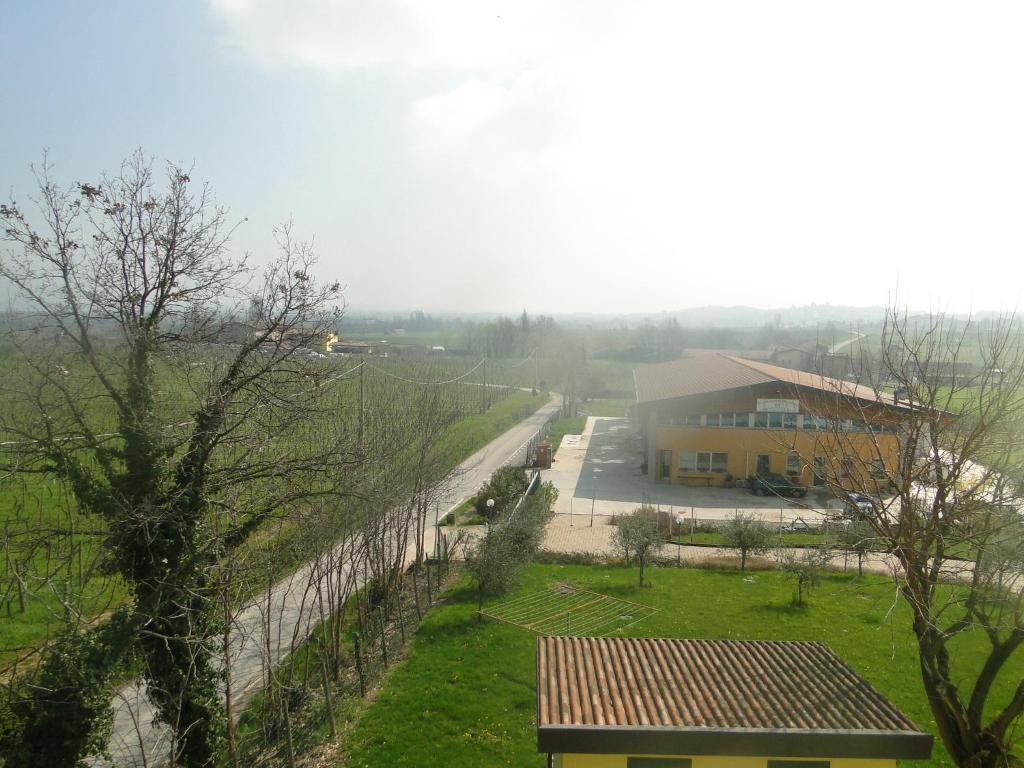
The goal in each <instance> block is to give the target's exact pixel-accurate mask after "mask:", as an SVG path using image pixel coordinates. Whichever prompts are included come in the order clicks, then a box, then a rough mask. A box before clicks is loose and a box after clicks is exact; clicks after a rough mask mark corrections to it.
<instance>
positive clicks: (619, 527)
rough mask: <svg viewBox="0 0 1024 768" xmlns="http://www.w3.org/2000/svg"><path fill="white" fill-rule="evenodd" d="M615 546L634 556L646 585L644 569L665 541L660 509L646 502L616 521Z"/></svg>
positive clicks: (641, 583)
mask: <svg viewBox="0 0 1024 768" xmlns="http://www.w3.org/2000/svg"><path fill="white" fill-rule="evenodd" d="M612 542H613V544H614V545H615V547H616V548H617V549H619V550H622V551H623V552H625V553H626V555H627V558H628V557H629V556H632V557H633V559H634V560H635V561H636V564H637V566H638V567H639V568H640V586H641V587H642V586H643V585H644V569H645V568H646V566H647V564H648V563H649V562H650V559H651V557H652V556H653V555H655V554H656V553H657V552H658V550H659V549H660V548H661V545H662V544H663V543H664V542H665V536H664V534H663V533H662V531H661V526H660V524H659V520H658V511H657V510H656V509H655V508H654V507H652V506H650V505H649V504H644V505H642V506H640V507H637V508H636V509H635V510H633V511H632V512H631V513H630V514H628V515H624V516H622V517H620V518H619V519H618V520H616V522H615V532H614V533H613V534H612Z"/></svg>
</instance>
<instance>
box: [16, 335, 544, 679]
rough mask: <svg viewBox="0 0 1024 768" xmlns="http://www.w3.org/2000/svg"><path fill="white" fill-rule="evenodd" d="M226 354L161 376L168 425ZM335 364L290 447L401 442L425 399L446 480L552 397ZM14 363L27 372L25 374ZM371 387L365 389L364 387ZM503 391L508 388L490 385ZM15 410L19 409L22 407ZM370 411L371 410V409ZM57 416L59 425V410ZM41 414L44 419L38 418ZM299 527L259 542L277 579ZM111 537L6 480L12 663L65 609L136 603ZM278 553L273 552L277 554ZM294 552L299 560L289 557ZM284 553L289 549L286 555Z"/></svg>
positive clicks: (81, 377)
mask: <svg viewBox="0 0 1024 768" xmlns="http://www.w3.org/2000/svg"><path fill="white" fill-rule="evenodd" d="M223 354H224V353H223V351H218V350H216V349H211V350H208V351H207V352H206V353H204V354H202V355H198V356H196V359H193V360H192V364H190V365H188V366H185V367H178V368H174V369H171V368H165V369H161V370H159V371H157V376H158V377H159V378H158V381H160V386H159V389H160V393H161V402H160V403H159V404H158V409H159V411H158V412H159V414H160V418H161V419H162V421H163V423H166V424H175V425H179V426H180V425H182V424H187V423H188V422H189V419H190V413H191V411H192V410H193V409H194V407H195V405H196V402H197V400H196V395H195V394H194V393H195V392H196V391H201V389H200V388H199V387H198V386H193V384H195V383H196V382H194V381H192V377H194V376H196V375H198V374H199V372H201V371H205V370H207V369H208V367H211V366H213V365H215V364H216V363H217V362H218V361H219V360H220V359H221V358H222V356H223ZM5 362H6V363H8V377H9V378H8V382H15V384H10V385H9V386H12V387H13V386H16V382H17V381H18V380H19V378H22V379H26V380H27V379H28V377H27V376H24V375H23V374H24V373H25V372H24V371H19V370H18V369H17V368H16V364H15V363H12V362H11V361H9V360H8V361H5ZM313 365H317V366H321V367H322V368H323V372H322V373H323V375H322V376H321V377H320V378H321V381H322V384H321V387H320V388H319V390H318V392H317V396H318V397H320V405H321V407H322V409H323V410H322V413H323V418H321V419H319V420H318V421H317V422H316V423H314V424H312V425H307V427H306V429H305V430H303V431H301V432H297V433H291V434H288V435H284V436H280V437H279V438H278V440H277V441H276V442H277V444H278V450H288V448H289V446H290V445H294V444H295V442H296V441H298V442H303V441H305V442H309V441H316V440H321V439H324V438H325V436H336V435H337V434H338V433H339V432H343V433H348V434H351V435H353V439H355V435H356V434H357V432H358V431H359V428H360V424H362V428H363V430H364V432H365V434H364V439H365V440H367V441H373V440H377V441H383V440H387V439H395V437H394V436H395V435H396V434H397V433H396V431H395V424H396V423H401V422H402V421H403V420H404V419H406V418H408V417H407V416H406V414H409V415H410V416H411V414H412V413H413V412H414V411H415V410H416V408H417V407H420V405H421V403H422V401H423V400H424V393H425V392H429V393H430V394H431V395H432V396H435V398H436V399H435V400H434V401H433V402H436V403H437V407H438V408H439V409H440V411H441V412H442V413H443V414H444V418H445V425H444V426H443V429H442V430H441V432H440V434H439V435H438V438H437V440H436V441H435V443H434V446H433V450H434V454H433V455H434V462H435V464H434V466H435V469H436V471H439V472H444V471H447V470H449V469H451V468H453V467H454V466H456V465H457V464H458V463H459V462H460V461H462V460H463V459H464V458H466V457H467V456H469V455H470V454H472V453H473V452H474V451H476V450H478V449H479V448H481V447H482V446H484V445H485V444H486V443H487V442H489V441H490V440H491V439H493V438H494V437H496V436H497V435H499V434H501V433H502V432H504V431H505V430H507V429H508V428H509V427H511V426H512V425H514V424H515V423H517V422H519V421H520V420H522V419H523V418H526V417H527V416H529V415H530V414H531V413H533V412H534V411H535V410H536V409H537V408H538V407H540V405H542V404H543V403H544V402H545V401H546V397H545V396H543V395H537V396H531V394H530V393H528V392H523V391H518V390H514V389H510V388H504V387H501V386H488V387H482V386H480V385H479V384H478V383H476V382H474V376H475V375H476V374H478V373H480V369H481V365H480V361H479V360H478V361H475V362H474V361H463V360H452V361H448V360H444V361H442V360H433V359H432V360H421V361H415V360H412V361H406V360H390V359H389V360H376V359H374V360H370V361H367V362H366V364H365V367H363V368H360V366H361V361H360V360H358V359H355V360H353V359H333V358H328V359H324V360H317V361H313ZM11 366H15V368H14V370H13V373H12V371H11ZM68 379H69V381H68V386H70V387H74V388H76V389H77V391H79V392H81V393H82V397H81V402H82V403H84V404H85V406H84V407H85V408H86V409H87V410H86V411H85V412H86V417H87V423H88V424H89V425H90V427H91V428H92V429H93V430H94V431H96V432H98V433H101V434H107V433H110V432H113V431H115V430H116V428H117V425H116V421H115V414H114V411H113V409H112V408H111V407H110V406H109V401H106V400H104V399H103V398H100V397H97V396H96V395H97V389H96V387H95V383H94V382H93V381H91V379H90V377H89V376H87V375H86V374H85V372H82V371H77V370H72V371H70V373H69V376H68ZM360 379H362V381H360ZM490 383H491V384H496V382H493V381H492V382H490ZM19 402H20V401H19V400H18V399H17V398H13V399H11V398H8V399H7V400H6V402H5V407H6V408H7V412H6V413H4V414H3V416H4V419H5V421H7V422H9V421H10V420H11V419H12V418H14V417H23V418H21V419H20V420H21V421H23V422H24V421H25V420H26V419H29V418H33V414H32V413H31V409H30V408H28V407H27V406H26V405H25V404H24V403H21V406H20V408H21V409H20V410H18V408H19V406H18V405H17V404H18V403H19ZM12 403H13V404H12ZM360 403H362V407H360ZM52 405H53V407H52V409H51V410H50V411H49V413H48V415H49V416H51V417H52V418H53V420H54V421H56V422H58V423H59V421H60V418H61V411H60V409H59V407H58V404H57V403H56V402H55V403H53V404H52ZM36 418H37V417H36ZM23 439H24V435H18V434H12V433H6V434H3V435H0V442H2V443H4V444H5V446H6V448H7V449H8V450H14V449H15V448H16V446H12V444H14V443H18V442H20V441H22V440H23ZM294 533H295V531H293V530H292V529H291V527H290V526H289V525H288V523H287V521H286V522H284V523H280V524H275V525H273V526H270V527H268V528H267V529H266V532H265V533H262V534H257V535H256V536H254V537H253V539H252V540H251V543H247V545H246V547H247V548H248V549H249V550H251V551H249V552H248V553H246V552H243V554H250V555H255V556H256V557H257V559H258V558H259V557H260V555H261V553H269V552H270V551H271V550H274V551H275V557H274V558H273V559H272V562H273V565H274V573H275V574H277V575H283V574H284V573H286V572H287V570H288V569H289V568H290V567H292V566H293V565H295V564H297V562H298V559H299V558H300V557H301V552H300V551H299V550H298V549H293V548H290V547H288V546H278V545H280V544H283V543H286V542H287V540H288V538H289V537H290V536H291V535H293V534H294ZM105 534H106V530H105V528H104V523H103V521H102V520H99V519H96V518H94V517H89V516H84V515H81V514H80V513H79V512H78V510H77V508H76V505H75V503H74V501H73V499H72V498H71V495H70V493H69V492H68V490H67V488H65V487H64V486H63V485H62V484H61V483H59V482H57V481H55V480H51V479H47V478H46V476H45V475H42V474H19V475H13V476H8V477H6V478H3V479H2V480H0V535H2V539H0V547H2V555H0V560H2V565H0V579H2V581H0V667H6V666H7V665H9V664H10V663H12V662H14V661H15V660H18V659H23V658H24V659H28V658H31V656H32V652H33V649H34V648H35V647H36V646H37V645H38V644H39V643H40V642H42V641H43V640H45V639H46V638H47V637H48V636H49V635H51V634H52V632H53V631H54V630H55V629H57V628H58V627H59V626H61V624H62V622H63V618H62V617H63V610H64V609H63V605H64V604H65V603H67V604H69V605H74V606H78V608H79V609H80V610H81V611H82V612H83V614H84V615H86V616H100V617H101V616H103V615H104V614H105V613H107V612H108V611H109V610H110V609H111V608H112V607H113V606H116V605H117V604H119V603H120V602H122V601H123V600H124V599H125V586H124V584H123V583H122V582H121V581H120V580H119V579H117V578H113V577H110V576H107V575H106V574H105V573H104V569H103V563H102V559H101V546H100V545H101V543H102V540H103V537H104V536H105ZM272 545H273V546H272ZM289 552H292V553H293V554H294V558H291V557H289V556H288V554H287V553H289ZM282 553H285V554H283V555H282Z"/></svg>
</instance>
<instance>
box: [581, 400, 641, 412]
mask: <svg viewBox="0 0 1024 768" xmlns="http://www.w3.org/2000/svg"><path fill="white" fill-rule="evenodd" d="M635 402H636V401H635V400H633V399H632V398H624V397H601V398H595V399H594V400H587V402H585V403H583V404H582V405H581V406H580V412H581V413H586V414H587V415H588V416H619V417H623V416H625V415H626V411H627V409H628V408H629V406H631V405H632V404H633V403H635Z"/></svg>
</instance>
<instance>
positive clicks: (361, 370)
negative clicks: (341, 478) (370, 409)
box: [359, 360, 366, 449]
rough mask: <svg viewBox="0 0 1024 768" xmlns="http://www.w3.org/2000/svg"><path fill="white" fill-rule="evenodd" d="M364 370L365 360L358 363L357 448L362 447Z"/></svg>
mask: <svg viewBox="0 0 1024 768" xmlns="http://www.w3.org/2000/svg"><path fill="white" fill-rule="evenodd" d="M365 371H366V361H365V360H363V362H361V363H360V364H359V448H360V449H362V447H363V374H364V373H365Z"/></svg>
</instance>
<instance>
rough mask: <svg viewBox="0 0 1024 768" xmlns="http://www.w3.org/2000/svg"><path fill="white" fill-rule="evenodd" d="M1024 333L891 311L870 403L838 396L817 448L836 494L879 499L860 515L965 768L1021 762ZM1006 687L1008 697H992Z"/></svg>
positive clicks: (953, 751)
mask: <svg viewBox="0 0 1024 768" xmlns="http://www.w3.org/2000/svg"><path fill="white" fill-rule="evenodd" d="M1021 339H1022V336H1021V326H1020V323H1019V321H1018V320H1017V319H1016V318H1015V317H1013V316H1009V317H1000V318H995V319H992V320H986V321H977V320H974V321H969V320H962V319H958V318H955V317H951V316H948V315H944V314H941V313H939V314H931V315H928V316H910V315H908V314H907V313H906V312H903V311H900V310H899V309H898V308H897V307H895V306H894V307H891V308H890V309H889V310H888V312H887V316H886V322H885V325H884V327H883V329H882V334H881V339H880V344H879V347H878V350H877V352H876V353H875V356H876V359H875V360H874V361H872V365H871V366H870V369H871V370H874V371H875V374H876V376H877V378H876V380H875V381H874V382H873V385H872V386H873V389H874V392H875V396H874V398H864V397H860V396H858V395H857V394H856V393H854V392H852V391H848V390H847V391H840V392H837V393H836V397H835V399H834V401H833V407H834V410H833V412H832V413H823V414H822V415H823V416H825V417H826V419H827V421H828V424H829V426H828V429H827V430H825V431H824V432H823V433H822V434H821V436H820V437H819V440H818V445H817V447H816V448H815V452H816V453H819V454H822V455H828V456H831V457H835V460H834V461H830V462H829V466H828V471H827V480H828V483H829V485H830V486H831V487H832V488H833V489H834V490H835V491H836V493H838V494H844V493H846V492H848V491H855V492H859V493H862V494H866V495H868V496H870V497H872V498H873V505H869V506H871V509H870V510H869V511H868V510H865V511H864V513H863V516H864V519H865V522H866V523H867V525H868V526H869V527H870V529H871V531H872V535H873V537H874V538H875V540H876V542H877V546H878V548H880V549H882V550H886V551H889V552H891V553H892V555H893V558H894V560H895V569H894V573H895V578H896V579H897V581H898V584H899V588H900V590H899V591H900V594H901V595H902V596H903V598H904V599H905V600H906V602H907V604H908V605H909V606H910V609H911V611H912V614H913V631H914V636H915V637H916V640H917V650H918V657H919V662H920V669H921V679H922V681H923V683H924V688H925V691H926V693H927V695H928V701H929V704H930V706H931V710H932V713H933V714H934V716H935V722H936V726H937V728H938V731H939V734H940V736H941V738H942V741H943V743H944V744H945V746H946V749H947V750H948V751H949V753H950V755H952V757H953V759H954V760H955V761H956V762H957V764H958V765H961V766H970V767H971V768H987V767H988V766H1007V765H1019V764H1020V762H1021V755H1020V752H1019V748H1018V746H1017V745H1016V740H1015V739H1016V737H1015V735H1014V729H1015V727H1016V726H1017V725H1018V724H1019V721H1020V715H1021V713H1022V712H1024V679H1020V678H1019V673H1018V672H1017V671H1016V670H1017V669H1018V668H1019V667H1017V666H1015V665H1014V663H1013V660H1014V659H1016V658H1017V656H1018V649H1019V647H1020V645H1021V643H1022V642H1024V603H1022V593H1021V584H1020V576H1021V559H1020V557H1019V554H1020V544H1019V536H1020V530H1021V529H1020V509H1021V501H1022V499H1021V492H1022V489H1024V454H1022V453H1021V452H1020V450H1019V449H1018V447H1017V445H1018V441H1019V439H1020V435H1021V434H1022V431H1021V426H1022V417H1024V412H1022V393H1024V351H1022V343H1021ZM868 368H869V366H865V367H864V369H865V370H867V369H868ZM879 403H882V404H884V406H885V407H884V408H880V407H879ZM853 430H857V431H858V432H860V434H859V435H857V436H856V437H854V436H853V435H852V434H851V432H852V431H853ZM864 433H867V435H868V436H869V438H870V439H869V440H867V441H865V438H864ZM865 445H867V446H868V447H867V449H865ZM967 633H978V634H980V635H981V636H982V637H983V638H984V642H985V648H986V650H985V652H984V653H983V654H982V657H981V663H980V664H978V663H977V656H976V655H975V654H976V652H975V651H972V652H971V654H970V655H968V654H966V653H965V651H964V648H965V647H966V646H965V645H964V644H963V643H962V641H961V636H962V635H964V634H967ZM1000 688H1002V689H1004V690H1007V689H1008V690H1010V691H1011V693H1010V694H1009V695H1002V694H1000V695H995V694H994V691H996V690H998V689H1000Z"/></svg>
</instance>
